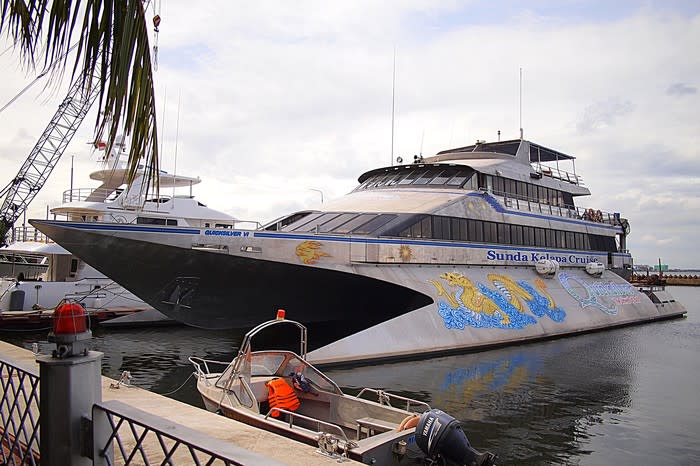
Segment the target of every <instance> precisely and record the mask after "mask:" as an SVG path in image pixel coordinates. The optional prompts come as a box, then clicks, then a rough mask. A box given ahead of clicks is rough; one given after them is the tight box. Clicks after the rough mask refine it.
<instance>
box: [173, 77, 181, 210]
mask: <svg viewBox="0 0 700 466" xmlns="http://www.w3.org/2000/svg"><path fill="white" fill-rule="evenodd" d="M176 121H177V122H176V123H175V166H174V167H173V199H175V185H176V184H177V183H176V181H177V143H178V138H179V136H180V90H178V91H177V120H176ZM173 202H175V201H174V200H173Z"/></svg>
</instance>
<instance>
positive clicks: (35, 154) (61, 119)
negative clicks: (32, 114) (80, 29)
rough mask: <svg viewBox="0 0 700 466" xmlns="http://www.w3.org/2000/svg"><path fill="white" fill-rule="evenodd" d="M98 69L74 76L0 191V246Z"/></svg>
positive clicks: (77, 118)
mask: <svg viewBox="0 0 700 466" xmlns="http://www.w3.org/2000/svg"><path fill="white" fill-rule="evenodd" d="M99 79H100V76H99V70H97V71H95V73H94V74H93V75H92V76H84V75H80V76H77V77H76V79H75V80H74V81H73V83H72V84H71V87H70V89H69V90H68V94H67V95H66V98H65V99H63V102H61V104H60V105H59V106H58V110H57V111H56V113H55V114H54V116H53V118H51V122H50V123H49V124H48V126H47V127H46V129H45V130H44V132H43V134H42V135H41V137H40V138H39V140H38V141H37V143H36V145H35V146H34V148H33V149H32V151H31V152H30V153H29V156H28V157H27V159H26V160H25V161H24V164H23V165H22V168H20V169H19V173H17V175H16V176H15V177H14V178H13V179H12V181H10V183H9V184H8V185H7V186H6V187H4V188H3V189H2V191H0V200H2V207H1V208H0V247H3V246H5V245H6V240H7V238H6V236H7V233H8V232H9V231H10V229H11V228H12V226H13V225H14V223H15V221H17V219H18V218H19V217H20V215H22V213H23V212H24V211H25V210H26V209H27V207H28V206H29V203H31V202H32V200H33V199H34V197H35V196H36V195H37V194H38V193H39V190H41V188H42V187H43V186H44V184H45V183H46V180H47V179H48V177H49V175H50V174H51V172H52V171H53V169H54V167H55V166H56V164H57V163H58V161H59V159H60V158H61V156H62V155H63V152H64V151H65V150H66V147H67V146H68V144H69V143H70V141H71V139H73V136H74V135H75V132H76V131H77V130H78V128H79V127H80V124H81V123H82V122H83V119H84V118H85V115H86V114H87V112H88V110H90V107H91V106H92V104H93V103H94V102H95V99H96V98H97V96H98V94H99V92H100V85H99Z"/></svg>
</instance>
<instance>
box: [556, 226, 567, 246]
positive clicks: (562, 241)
mask: <svg viewBox="0 0 700 466" xmlns="http://www.w3.org/2000/svg"><path fill="white" fill-rule="evenodd" d="M557 247H558V248H560V249H565V248H566V232H564V231H561V230H557Z"/></svg>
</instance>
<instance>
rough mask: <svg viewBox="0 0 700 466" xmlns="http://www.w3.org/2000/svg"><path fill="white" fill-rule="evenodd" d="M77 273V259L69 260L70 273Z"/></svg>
mask: <svg viewBox="0 0 700 466" xmlns="http://www.w3.org/2000/svg"><path fill="white" fill-rule="evenodd" d="M77 271H78V259H71V260H70V273H76V272H77ZM37 293H38V292H37Z"/></svg>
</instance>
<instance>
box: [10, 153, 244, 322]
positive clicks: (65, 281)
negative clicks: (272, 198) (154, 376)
mask: <svg viewBox="0 0 700 466" xmlns="http://www.w3.org/2000/svg"><path fill="white" fill-rule="evenodd" d="M124 151H125V145H124V144H123V142H122V143H121V144H117V145H116V146H115V149H114V150H113V151H112V154H110V156H109V157H107V158H106V160H105V161H104V162H103V168H102V169H100V170H97V171H95V172H93V173H92V174H91V175H90V178H91V179H93V180H96V181H99V182H101V184H100V186H99V187H97V188H86V189H85V188H80V189H73V190H68V191H65V192H64V193H63V200H62V203H61V204H60V205H59V206H57V207H55V208H53V209H51V213H52V214H53V216H54V218H56V217H60V218H65V219H66V220H67V221H70V222H82V223H84V224H85V225H86V227H88V228H89V226H90V225H94V224H96V223H98V222H99V223H101V222H113V223H119V224H121V225H124V226H125V227H129V226H136V225H152V226H154V227H158V226H179V227H196V228H217V229H223V230H226V229H231V228H233V226H234V224H235V221H236V219H235V218H234V217H232V216H230V215H228V214H225V213H223V212H219V211H216V210H214V209H210V208H208V207H207V206H205V205H204V204H202V203H201V202H199V201H198V200H196V199H195V198H194V197H193V196H192V186H193V185H195V184H198V183H200V181H201V180H200V179H199V178H192V177H187V176H180V175H177V176H176V175H172V174H169V173H166V172H161V174H160V193H161V194H164V193H173V194H174V193H175V189H176V188H186V189H189V193H188V194H185V195H179V194H178V195H172V196H164V195H160V196H158V197H156V196H155V195H153V194H151V195H149V196H148V197H146V196H145V195H144V193H143V191H144V190H143V188H144V187H145V185H144V176H145V175H144V172H143V171H140V172H138V173H137V176H136V178H135V179H134V181H133V182H132V183H131V184H130V185H127V184H126V180H127V175H128V170H127V168H126V167H125V165H124V164H123V163H122V162H121V161H120V157H121V156H123V155H124ZM150 191H151V193H152V191H153V188H152V187H151V189H150ZM22 236H23V237H24V239H30V240H29V241H17V242H15V243H13V244H11V245H10V246H8V247H7V248H3V249H2V250H0V251H2V254H3V256H8V257H25V258H42V260H41V263H42V264H43V266H44V268H43V271H42V272H41V273H35V274H33V275H29V274H26V273H23V272H19V273H13V274H12V275H11V277H10V278H3V279H0V311H2V312H7V311H25V312H26V311H37V310H44V309H53V308H54V307H55V306H56V305H57V304H58V303H59V302H60V301H61V300H62V299H64V298H70V299H74V300H76V301H78V302H80V303H81V304H82V305H83V306H84V307H85V308H86V309H87V310H88V311H95V310H105V309H107V310H110V311H114V312H115V313H116V315H119V314H132V313H133V312H134V311H141V310H147V311H148V312H147V313H145V314H144V313H140V316H139V317H138V318H137V317H136V316H129V317H128V318H126V317H120V318H119V319H121V320H115V322H114V323H120V322H123V321H124V320H126V321H127V322H123V323H132V324H136V323H139V322H142V321H143V322H148V323H153V322H156V321H161V320H162V321H165V320H168V319H167V318H166V317H165V316H163V315H162V314H160V313H158V312H156V311H155V310H154V309H153V308H152V307H151V306H150V305H148V304H146V303H145V302H143V300H141V299H139V298H138V297H136V296H135V295H134V294H133V293H131V292H129V291H127V290H126V289H124V288H123V287H122V286H121V285H119V284H118V283H116V282H115V281H114V280H112V279H110V278H108V277H106V276H105V275H103V274H102V273H100V272H98V271H97V270H95V269H94V268H93V267H91V266H90V265H88V264H87V263H85V262H84V261H82V260H81V259H80V258H79V257H77V256H74V255H73V254H71V253H70V252H69V251H66V250H65V249H63V248H62V247H61V246H59V245H58V244H56V243H54V242H52V241H49V240H48V239H47V238H46V237H45V236H43V235H41V234H38V233H37V232H31V231H30V232H27V231H26V230H23V235H22ZM138 267H139V262H138V260H135V261H134V262H133V263H132V268H134V269H136V268H138Z"/></svg>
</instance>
